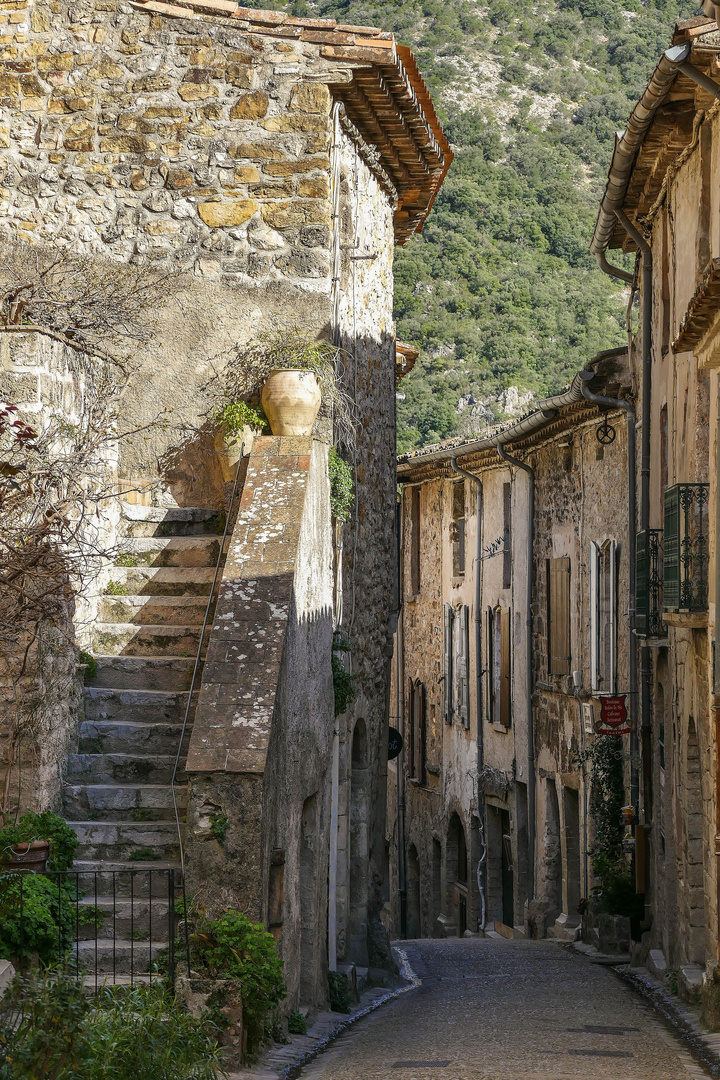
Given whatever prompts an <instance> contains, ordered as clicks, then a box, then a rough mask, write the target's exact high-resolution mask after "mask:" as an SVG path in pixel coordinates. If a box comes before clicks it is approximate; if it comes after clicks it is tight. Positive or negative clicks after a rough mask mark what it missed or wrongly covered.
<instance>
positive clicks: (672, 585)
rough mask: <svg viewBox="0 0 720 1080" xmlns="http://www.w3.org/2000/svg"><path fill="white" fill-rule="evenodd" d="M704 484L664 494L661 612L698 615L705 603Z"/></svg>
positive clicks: (675, 487)
mask: <svg viewBox="0 0 720 1080" xmlns="http://www.w3.org/2000/svg"><path fill="white" fill-rule="evenodd" d="M708 498H709V485H708V484H673V486H672V487H669V488H667V490H666V491H665V529H664V536H663V610H664V611H666V612H698V611H700V612H702V611H706V610H707V603H708V595H707V594H708Z"/></svg>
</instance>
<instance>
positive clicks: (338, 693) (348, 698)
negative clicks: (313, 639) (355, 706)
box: [330, 638, 357, 716]
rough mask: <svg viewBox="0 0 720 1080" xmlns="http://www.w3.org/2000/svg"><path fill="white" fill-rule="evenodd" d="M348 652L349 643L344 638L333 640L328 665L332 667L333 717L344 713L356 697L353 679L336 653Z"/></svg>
mask: <svg viewBox="0 0 720 1080" xmlns="http://www.w3.org/2000/svg"><path fill="white" fill-rule="evenodd" d="M343 652H350V642H349V641H346V640H345V639H344V638H335V640H334V641H333V647H332V656H331V658H330V664H331V666H332V677H333V690H334V692H335V715H336V716H340V715H341V714H342V713H344V712H345V711H346V709H347V707H348V705H352V703H353V701H355V699H356V697H357V690H356V689H355V677H354V675H351V674H350V672H349V671H346V670H345V666H344V664H343V662H342V660H341V659H340V657H339V656H338V655H337V653H343Z"/></svg>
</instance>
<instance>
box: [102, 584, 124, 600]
mask: <svg viewBox="0 0 720 1080" xmlns="http://www.w3.org/2000/svg"><path fill="white" fill-rule="evenodd" d="M105 595H106V596H127V588H126V587H125V586H124V585H123V583H122V581H108V583H107V585H106V586H105Z"/></svg>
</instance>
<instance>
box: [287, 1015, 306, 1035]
mask: <svg viewBox="0 0 720 1080" xmlns="http://www.w3.org/2000/svg"><path fill="white" fill-rule="evenodd" d="M288 1031H289V1032H290V1034H291V1035H307V1021H306V1019H305V1017H304V1016H303V1014H302V1013H301V1012H298V1011H297V1009H293V1011H292V1012H291V1013H290V1015H289V1016H288Z"/></svg>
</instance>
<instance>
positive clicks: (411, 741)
mask: <svg viewBox="0 0 720 1080" xmlns="http://www.w3.org/2000/svg"><path fill="white" fill-rule="evenodd" d="M414 689H415V688H414V686H413V681H412V679H410V680H409V682H408V730H407V738H406V744H405V745H406V747H407V765H408V776H414V775H415V725H416V723H417V718H416V716H415V694H414Z"/></svg>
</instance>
